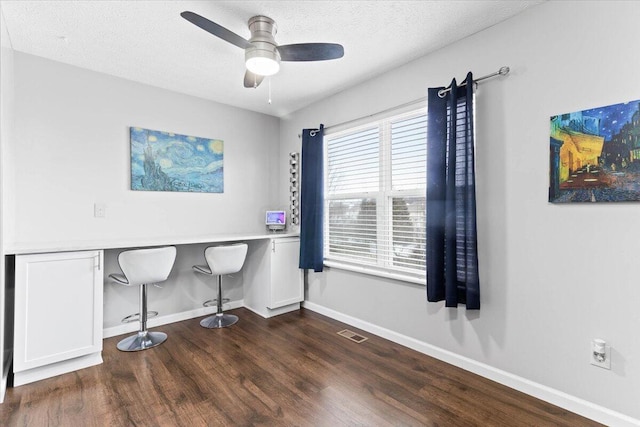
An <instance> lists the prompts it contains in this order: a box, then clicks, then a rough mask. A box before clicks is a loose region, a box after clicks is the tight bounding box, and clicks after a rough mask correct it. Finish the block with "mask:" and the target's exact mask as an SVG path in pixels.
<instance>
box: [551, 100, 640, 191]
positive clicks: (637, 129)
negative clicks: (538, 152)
mask: <svg viewBox="0 0 640 427" xmlns="http://www.w3.org/2000/svg"><path fill="white" fill-rule="evenodd" d="M549 146H550V150H549V201H550V202H553V203H567V202H628V201H640V100H637V101H631V102H625V103H621V104H615V105H609V106H606V107H599V108H591V109H589V110H583V111H577V112H574V113H567V114H561V115H558V116H552V117H551V134H550V138H549Z"/></svg>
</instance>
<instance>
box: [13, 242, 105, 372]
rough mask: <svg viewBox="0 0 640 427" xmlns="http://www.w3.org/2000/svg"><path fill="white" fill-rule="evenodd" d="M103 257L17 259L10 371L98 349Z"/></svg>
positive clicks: (97, 254)
mask: <svg viewBox="0 0 640 427" xmlns="http://www.w3.org/2000/svg"><path fill="white" fill-rule="evenodd" d="M102 258H103V252H102V251H83V252H59V253H50V254H36V255H18V256H16V272H15V274H16V276H15V277H16V289H15V292H16V305H15V334H14V343H15V345H14V347H15V348H14V352H15V353H14V372H21V371H23V370H27V369H31V368H34V367H38V366H44V365H48V364H51V363H55V362H60V361H63V360H68V359H71V358H74V357H78V356H83V355H86V354H90V353H95V352H99V351H101V350H102V287H103V276H102Z"/></svg>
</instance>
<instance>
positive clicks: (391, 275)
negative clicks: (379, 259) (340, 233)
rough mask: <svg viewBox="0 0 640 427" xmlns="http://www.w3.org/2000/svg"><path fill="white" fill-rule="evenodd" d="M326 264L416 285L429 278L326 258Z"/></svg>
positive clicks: (423, 283) (424, 282) (423, 282)
mask: <svg viewBox="0 0 640 427" xmlns="http://www.w3.org/2000/svg"><path fill="white" fill-rule="evenodd" d="M324 265H325V266H326V267H329V268H337V269H340V270H347V271H353V272H355V273H362V274H368V275H370V276H377V277H383V278H385V279H393V280H399V281H401V282H408V283H412V284H415V285H421V286H426V283H427V279H426V278H425V277H419V276H414V275H411V274H402V273H398V272H391V271H383V270H377V269H375V268H371V267H366V266H362V265H353V264H348V263H344V262H339V261H332V260H327V259H325V260H324Z"/></svg>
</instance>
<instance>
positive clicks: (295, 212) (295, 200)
mask: <svg viewBox="0 0 640 427" xmlns="http://www.w3.org/2000/svg"><path fill="white" fill-rule="evenodd" d="M299 165H300V153H295V152H291V153H289V217H290V218H291V224H293V225H298V223H299V222H300V219H299V214H300V209H299V203H300V200H299V197H300V191H298V177H299V176H300V175H299V173H298V170H299Z"/></svg>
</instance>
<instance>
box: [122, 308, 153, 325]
mask: <svg viewBox="0 0 640 427" xmlns="http://www.w3.org/2000/svg"><path fill="white" fill-rule="evenodd" d="M157 315H158V312H157V311H147V319H151V318H152V317H156V316H157ZM139 321H140V313H134V314H130V315H128V316H127V317H124V318H122V320H121V322H122V323H132V322H139Z"/></svg>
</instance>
